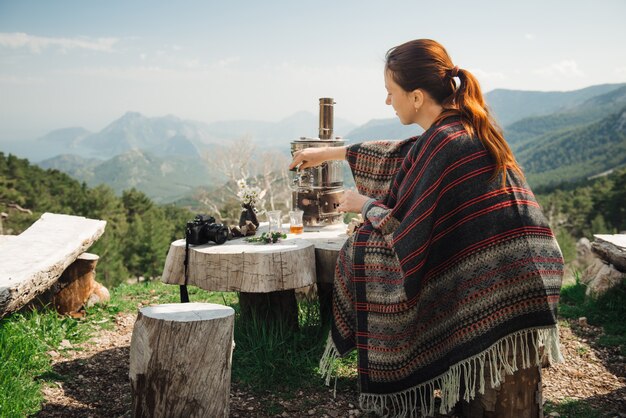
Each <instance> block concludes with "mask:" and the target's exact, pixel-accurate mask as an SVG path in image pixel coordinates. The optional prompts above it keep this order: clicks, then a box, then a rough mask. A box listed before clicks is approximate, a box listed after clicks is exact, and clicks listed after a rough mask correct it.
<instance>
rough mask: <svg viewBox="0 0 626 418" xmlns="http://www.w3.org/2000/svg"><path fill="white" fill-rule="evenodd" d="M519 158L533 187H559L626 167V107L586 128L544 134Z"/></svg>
mask: <svg viewBox="0 0 626 418" xmlns="http://www.w3.org/2000/svg"><path fill="white" fill-rule="evenodd" d="M516 157H517V159H518V161H519V162H520V164H521V165H522V167H523V168H524V170H525V172H526V174H527V177H528V181H529V183H530V184H531V185H533V186H539V185H550V184H557V183H561V182H563V181H573V180H578V179H583V178H585V177H590V176H593V175H597V174H600V173H603V172H606V171H610V170H612V169H615V168H619V167H623V166H626V107H623V108H622V109H621V110H619V111H618V112H616V113H614V114H612V115H610V116H607V117H605V118H604V119H602V120H600V121H599V122H594V123H591V124H588V125H585V126H583V127H578V128H573V129H570V130H565V131H560V132H555V133H549V134H545V135H543V136H540V137H537V138H535V139H533V140H532V141H531V142H528V143H526V144H525V146H523V147H522V148H520V149H519V150H518V152H517V153H516Z"/></svg>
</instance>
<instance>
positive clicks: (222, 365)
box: [129, 303, 235, 418]
mask: <svg viewBox="0 0 626 418" xmlns="http://www.w3.org/2000/svg"><path fill="white" fill-rule="evenodd" d="M234 319H235V311H234V310H233V309H232V308H230V307H227V306H222V305H217V304H212V303H176V304H164V305H157V306H150V307H146V308H142V309H140V310H139V314H138V316H137V322H136V323H135V327H134V329H133V335H132V340H131V347H130V372H129V376H130V382H131V393H132V398H133V405H132V411H133V416H134V417H151V418H153V417H154V418H156V417H168V418H170V417H211V418H213V417H228V413H229V401H230V373H231V364H232V350H233V327H234Z"/></svg>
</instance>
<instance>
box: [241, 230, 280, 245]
mask: <svg viewBox="0 0 626 418" xmlns="http://www.w3.org/2000/svg"><path fill="white" fill-rule="evenodd" d="M281 238H283V239H285V238H287V234H283V233H282V232H269V233H268V232H263V233H262V234H261V235H259V236H256V237H249V238H246V241H248V242H260V243H263V244H275V243H277V242H278V241H279V240H280V239H281Z"/></svg>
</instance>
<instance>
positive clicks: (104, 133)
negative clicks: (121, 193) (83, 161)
mask: <svg viewBox="0 0 626 418" xmlns="http://www.w3.org/2000/svg"><path fill="white" fill-rule="evenodd" d="M173 138H175V140H174V141H172V139H173ZM182 138H185V139H186V141H181V139H182ZM218 140H219V139H218V138H215V137H213V136H212V135H211V134H210V133H209V132H208V131H207V128H206V125H204V124H202V123H199V122H193V121H184V120H182V119H180V118H177V117H176V116H172V115H168V116H163V117H156V118H148V117H146V116H144V115H142V114H140V113H137V112H127V113H126V114H124V115H123V116H122V117H121V118H119V119H117V120H115V121H113V122H111V123H110V124H109V125H108V126H106V127H105V128H104V129H103V130H101V131H100V132H98V133H95V134H92V135H89V136H88V137H86V138H85V139H84V140H83V141H82V142H81V143H80V147H81V148H82V152H83V154H84V153H87V154H88V155H98V156H104V157H107V158H110V157H113V156H116V155H119V154H122V153H125V152H127V151H130V150H143V151H148V152H150V153H152V154H154V155H159V156H165V155H172V153H173V154H174V155H189V154H190V153H191V154H193V153H194V152H195V153H196V154H197V153H198V149H197V147H198V146H200V145H204V144H210V143H212V142H213V143H216V142H218ZM178 146H180V147H181V149H180V150H179V149H178ZM190 146H191V147H192V148H196V150H191V149H190Z"/></svg>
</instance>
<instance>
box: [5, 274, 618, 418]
mask: <svg viewBox="0 0 626 418" xmlns="http://www.w3.org/2000/svg"><path fill="white" fill-rule="evenodd" d="M625 289H626V282H625V283H623V284H622V286H620V287H618V288H617V289H614V290H613V291H611V292H610V293H609V294H608V295H606V296H605V297H603V298H600V299H597V300H590V299H588V298H585V290H586V289H585V286H584V285H583V284H581V283H580V281H579V280H577V281H576V283H575V284H574V285H571V286H566V287H564V288H563V289H562V291H561V303H560V305H559V310H560V314H561V316H563V317H565V318H578V317H580V316H586V317H587V318H588V321H589V323H590V324H593V325H598V326H602V327H604V334H603V335H602V336H601V337H600V339H599V341H598V343H599V344H600V345H604V346H611V347H615V346H619V347H620V349H621V350H622V354H626V348H625V347H626V324H624V321H623V318H624V317H626V316H625V314H626V290H625ZM188 291H189V296H190V300H191V301H192V302H210V303H219V304H223V305H229V306H232V307H233V308H234V309H235V312H236V316H235V342H236V347H235V350H234V352H233V368H232V378H233V381H234V382H236V383H237V384H240V385H244V386H246V387H247V389H248V390H251V391H253V392H257V393H267V392H271V393H273V394H275V395H279V396H280V397H282V398H283V399H290V398H293V397H295V396H296V392H297V391H299V390H303V389H304V390H306V389H307V388H314V387H318V388H321V387H322V386H323V381H322V379H321V378H320V376H319V374H318V364H319V359H320V356H321V354H322V352H323V350H324V346H325V344H326V337H327V335H328V328H327V327H324V326H323V325H322V324H321V323H320V322H321V321H320V316H319V306H318V303H317V302H300V303H299V309H300V312H299V330H297V331H293V330H292V329H290V328H289V327H286V326H284V325H282V324H281V323H280V322H278V323H275V324H272V325H270V326H260V324H259V323H257V322H256V321H255V320H254V319H252V320H248V321H243V320H242V319H241V317H240V315H239V305H238V298H237V294H236V293H233V292H207V291H203V290H201V289H198V288H196V287H189V288H188ZM179 301H180V295H179V287H178V286H172V285H165V284H162V283H160V282H158V281H156V282H144V283H136V284H122V285H119V286H118V287H116V288H114V289H112V290H111V301H110V302H109V303H108V304H107V305H104V306H97V307H92V308H89V309H88V310H87V315H86V317H85V318H83V319H72V318H69V317H61V316H58V315H57V314H56V313H54V312H50V311H47V310H43V311H41V312H31V313H26V314H18V315H13V316H11V317H9V318H5V319H3V320H2V321H0V416H2V417H22V416H26V415H30V414H33V413H36V412H37V411H38V410H39V409H40V405H41V402H42V400H43V397H42V394H41V385H42V384H46V382H53V381H58V380H62V376H58V375H55V374H54V372H53V370H52V367H51V358H50V355H49V354H48V352H49V351H51V350H55V351H57V352H59V353H60V354H61V355H63V354H64V350H62V349H60V348H59V345H60V343H61V341H62V340H64V339H67V340H69V341H70V342H71V343H72V344H76V343H79V342H81V341H84V340H86V339H87V338H88V337H89V336H90V335H93V334H94V333H95V332H97V331H98V330H100V329H102V328H112V327H113V326H114V323H115V320H114V319H115V316H116V315H117V314H119V313H131V314H136V313H137V311H138V309H139V308H140V307H142V306H147V305H152V304H163V303H177V302H179ZM563 322H564V323H565V321H563ZM70 349H76V348H70ZM356 361H357V359H356V353H352V354H350V355H348V356H347V357H346V358H344V359H340V360H339V361H337V362H336V364H335V373H336V374H337V376H338V381H337V385H338V386H339V387H342V386H344V385H354V384H355V378H356V371H355V370H356ZM265 408H266V409H267V411H266V412H268V413H270V412H272V411H274V410H276V411H279V410H280V406H279V405H274V404H272V403H271V402H269V403H268V404H267V405H265ZM546 411H548V413H549V412H553V411H555V412H558V413H559V414H561V416H567V417H585V418H594V417H596V416H600V415H599V413H598V412H597V411H594V410H593V409H592V408H591V407H589V406H588V404H586V403H585V401H584V400H582V401H574V400H567V401H564V402H561V403H559V404H555V403H548V404H547V405H546Z"/></svg>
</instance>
